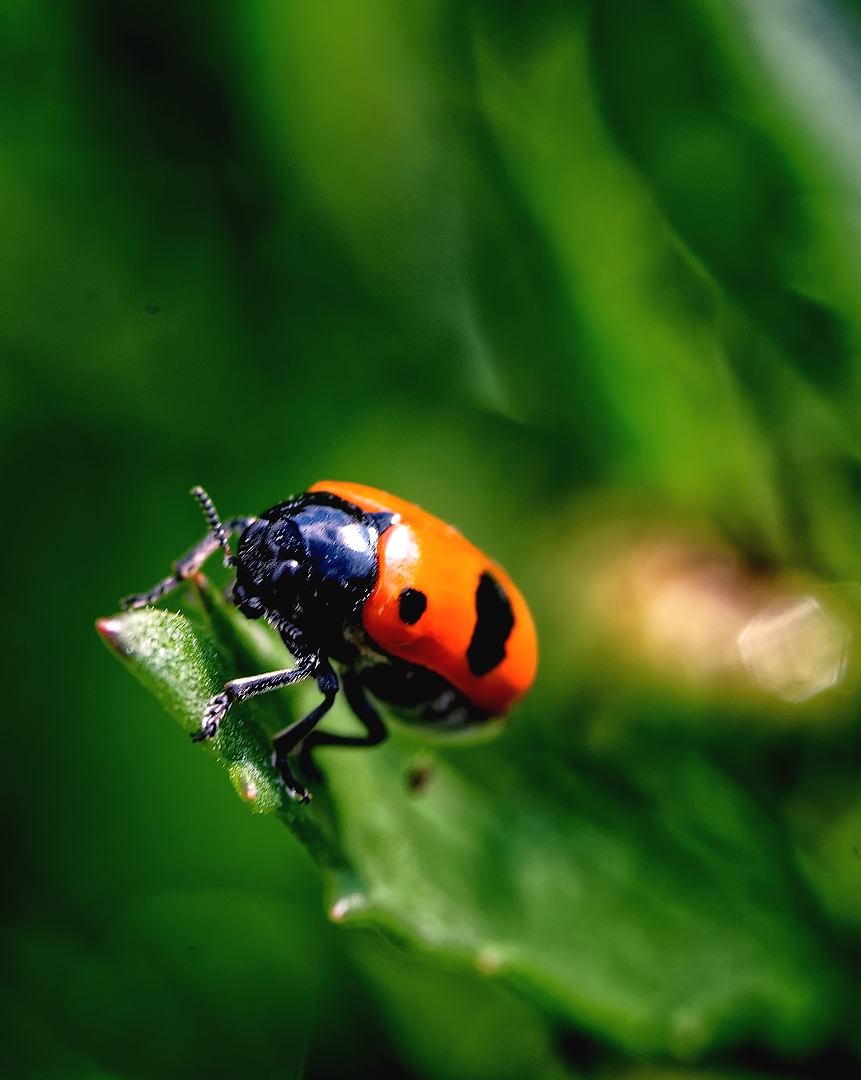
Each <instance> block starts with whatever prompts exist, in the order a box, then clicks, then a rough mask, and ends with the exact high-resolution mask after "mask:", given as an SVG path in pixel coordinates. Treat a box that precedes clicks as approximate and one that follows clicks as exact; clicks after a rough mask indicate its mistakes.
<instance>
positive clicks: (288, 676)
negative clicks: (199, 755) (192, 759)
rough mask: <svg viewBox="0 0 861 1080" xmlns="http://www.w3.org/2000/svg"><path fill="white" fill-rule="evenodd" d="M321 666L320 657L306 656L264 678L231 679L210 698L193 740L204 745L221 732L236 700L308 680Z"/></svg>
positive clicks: (256, 676)
mask: <svg viewBox="0 0 861 1080" xmlns="http://www.w3.org/2000/svg"><path fill="white" fill-rule="evenodd" d="M319 663H320V661H319V658H318V657H316V656H313V657H307V658H304V659H300V660H299V661H298V663H297V666H296V667H294V668H288V669H287V670H285V671H267V672H265V673H264V674H263V675H249V676H247V677H246V678H244V679H231V680H230V682H229V683H225V685H224V689H223V690H222V692H221V693H220V694H216V695H215V697H212V698H210V699H209V703H208V704H207V706H206V708H205V709H204V712H203V717H202V719H201V721H200V731H198V732H196V733H195V734H194V735H192V737H191V738H192V741H193V742H203V740H204V739H211V738H212V737H213V736H214V735H215V733H216V731H218V728H219V725H220V724H221V721H222V720H223V719H224V717H225V716H226V715H227V710H228V709H229V708H230V706H231V705H232V704H233V702H234V701H245V700H246V699H247V698H250V697H255V696H256V695H257V694H266V693H268V692H269V691H270V690H277V689H278V688H279V687H281V686H289V685H290V684H291V683H296V682H300V681H301V680H302V679H307V678H308V676H309V675H312V674H313V673H314V672H315V671H316V670H317V668H318V666H319ZM336 690H337V686H336ZM288 730H289V728H288Z"/></svg>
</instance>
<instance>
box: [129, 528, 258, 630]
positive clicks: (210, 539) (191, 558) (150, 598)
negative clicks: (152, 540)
mask: <svg viewBox="0 0 861 1080" xmlns="http://www.w3.org/2000/svg"><path fill="white" fill-rule="evenodd" d="M254 520H255V519H254V518H249V517H244V518H231V519H230V521H225V523H224V525H223V526H222V531H223V533H224V535H225V536H230V535H232V534H234V533H243V532H245V530H246V529H247V528H248V526H249V525H250V524H251V522H252V521H254ZM220 547H222V540H221V537H220V536H219V535H216V534H215V533H212V532H211V533H209V534H208V535H207V536H205V537H204V538H203V540H201V541H200V543H199V544H195V545H194V547H193V548H192V549H191V551H188V552H186V553H185V555H183V556H182V558H181V559H177V560H176V562H175V563H174V564H173V569H174V572H173V573H172V574H171V575H170V577H166V578H164V579H163V580H162V581H160V582H159V583H158V585H155V586H154V587H153V588H152V589H150V590H149V592H145V593H138V594H137V595H135V596H127V597H126V598H125V600H121V601H120V608H121V609H122V610H123V611H130V610H131V611H133V610H135V609H136V608H142V607H147V606H149V605H150V604H156V603H158V601H159V600H162V599H163V598H164V597H165V596H167V595H168V593H171V592H173V590H174V589H176V588H177V587H178V586H179V585H181V584H182V583H183V581H185V580H186V579H187V578H190V577H194V575H195V574H196V573H197V572H198V570H199V569H200V568H201V566H203V564H204V563H205V562H206V560H207V559H208V558H209V557H210V555H213V554H215V552H216V551H218V549H219V548H220Z"/></svg>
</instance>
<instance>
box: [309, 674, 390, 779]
mask: <svg viewBox="0 0 861 1080" xmlns="http://www.w3.org/2000/svg"><path fill="white" fill-rule="evenodd" d="M341 683H342V685H343V687H344V696H345V697H346V699H347V702H348V704H349V706H350V708H351V709H352V710H353V712H354V713H355V714H356V716H357V717H358V719H359V720H361V721H362V723H363V724H364V725H365V727H366V728H367V732H368V733H367V735H333V734H331V733H330V732H328V731H315V732H313V734H311V735H309V736H308V738H307V739H306V740H305V744H304V746H303V747H302V754H301V757H300V758H299V764H300V766H301V768H302V772H303V773H305V775H306V776H310V777H311V778H314V779H316V778H319V775H320V773H319V771H318V769H317V767H316V766H315V765H314V763H313V761H312V760H311V751H312V750H314V749H315V748H316V747H318V746H378V745H379V744H380V743H381V742H383V740H384V739H385V738H386V737H387V736H388V734H389V733H388V731H387V730H386V725H385V724H384V723H383V721H382V720H381V719H380V715H379V713H378V712H377V710H376V709H375V708H374V707H373V705H371V703H370V702H369V701H368V699H367V697H366V696H365V691H364V689H363V688H362V684H361V683H360V682H359V680H358V678H357V676H356V674H355V672H353V671H350V670H347V671H345V672H344V674H343V676H342V677H341Z"/></svg>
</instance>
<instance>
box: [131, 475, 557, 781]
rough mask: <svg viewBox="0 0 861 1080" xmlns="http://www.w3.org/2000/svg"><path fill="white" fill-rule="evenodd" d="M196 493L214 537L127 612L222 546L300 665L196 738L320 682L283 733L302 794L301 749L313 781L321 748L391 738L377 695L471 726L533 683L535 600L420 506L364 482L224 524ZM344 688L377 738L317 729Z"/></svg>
mask: <svg viewBox="0 0 861 1080" xmlns="http://www.w3.org/2000/svg"><path fill="white" fill-rule="evenodd" d="M192 494H193V495H194V496H195V497H196V498H197V500H198V501H199V503H200V505H201V507H202V509H203V512H204V514H205V516H206V519H207V521H208V523H209V527H210V531H209V533H208V535H207V536H206V538H205V539H204V540H202V541H201V542H200V543H199V544H197V545H196V546H195V547H193V548H192V549H191V551H189V552H188V554H187V555H184V556H183V557H182V558H181V559H179V560H178V561H177V562H176V563H175V564H174V573H173V574H172V575H171V576H170V577H167V578H165V579H164V580H163V581H161V582H159V584H158V585H156V586H155V588H153V589H151V590H150V591H149V592H147V593H142V594H140V595H137V596H130V597H128V598H127V599H126V600H124V601H123V602H122V607H123V610H128V609H133V608H141V607H144V606H146V605H147V604H153V603H155V602H156V601H158V600H160V599H162V597H164V596H166V595H167V594H168V593H170V592H171V591H172V590H173V589H175V588H176V587H177V586H178V585H180V584H181V583H182V582H183V581H184V580H186V579H187V578H189V577H192V576H193V575H194V574H196V573H197V572H198V571H199V570H200V568H201V566H202V565H203V563H204V562H205V561H206V559H208V558H209V556H210V555H212V554H214V553H215V552H216V551H217V550H218V549H219V548H221V549H223V551H224V554H225V559H224V561H225V565H227V566H233V567H235V568H236V579H235V582H234V583H233V585H232V588H231V590H230V593H229V596H230V599H231V600H232V602H233V603H234V604H235V605H236V606H237V607H238V608H239V610H240V611H241V612H242V614H243V615H245V616H247V617H248V618H249V619H266V621H267V622H269V623H270V624H271V625H272V626H273V627H274V629H275V630H276V631H277V632H278V633H279V634H280V636H281V638H282V640H283V641H284V644H285V645H286V646H287V648H288V649H289V651H290V652H291V654H292V655H293V657H294V658H295V661H296V664H295V667H292V668H288V669H286V670H284V671H271V672H267V673H265V674H261V675H253V676H251V677H249V678H240V679H231V680H230V682H228V683H227V684H226V685H225V687H224V689H223V690H222V692H221V693H220V694H216V695H215V697H213V698H212V699H211V700H210V701H209V703H208V704H207V706H206V709H205V711H204V714H203V717H202V719H201V726H200V731H199V732H197V733H196V734H195V735H193V736H192V738H193V739H194V740H195V741H196V742H200V741H203V740H204V739H211V738H213V736H214V735H215V733H216V732H217V731H218V727H219V725H220V724H221V722H222V720H223V719H224V717H225V715H226V713H227V710H228V709H229V708H230V706H231V705H232V704H233V702H235V701H244V700H245V699H246V698H249V697H253V696H254V695H255V694H263V693H266V692H267V691H269V690H275V689H277V688H278V687H281V686H287V685H289V684H292V683H296V682H299V681H300V680H302V679H308V678H313V679H315V680H316V682H317V686H318V687H319V689H320V692H321V693H322V694H323V701H322V702H321V703H320V704H319V705H318V706H317V708H315V709H314V710H313V711H312V712H310V713H309V714H308V715H307V716H306V717H304V718H303V719H301V720H298V721H297V722H296V723H294V724H292V725H291V726H290V727H288V728H287V729H286V730H285V731H283V732H281V733H280V734H279V735H277V736H276V737H275V739H274V748H275V753H274V762H275V764H276V766H277V767H278V769H279V771H280V773H281V775H282V777H283V779H284V783H285V786H286V788H287V791H288V793H289V794H290V796H291V797H292V798H294V799H297V800H299V801H301V802H307V800H308V799H309V798H310V795H309V793H308V792H307V791H306V790H305V788H303V787H302V786H301V785H300V784H299V782H298V781H297V780H296V778H295V776H294V775H293V772H292V770H291V768H290V764H289V761H288V757H289V755H290V754H292V753H294V752H295V751H297V750H298V749H300V748H301V751H302V759H301V760H302V765H303V767H304V768H305V769H306V771H309V774H311V775H313V771H312V768H311V769H309V764H310V758H309V756H308V755H309V753H310V751H311V750H312V749H313V748H314V747H316V746H376V745H377V744H378V743H380V742H382V741H383V740H384V739H385V738H386V734H387V732H386V728H385V725H384V724H383V721H382V720H381V718H380V716H379V714H378V712H377V710H376V707H375V705H374V704H373V703H374V702H375V701H378V702H382V703H384V704H385V705H386V706H387V707H389V708H390V709H391V711H392V712H393V713H394V714H395V715H396V716H398V717H399V718H400V719H402V720H404V721H406V722H407V723H412V724H420V725H424V726H427V727H429V728H432V729H433V730H435V731H440V732H459V731H463V730H465V729H468V728H470V727H474V726H477V725H480V724H483V723H485V722H486V721H488V720H490V719H491V718H493V717H497V716H503V715H505V714H506V713H507V712H508V711H509V709H510V708H511V707H512V705H514V703H515V702H516V701H518V699H519V698H521V697H522V696H523V695H524V694H525V693H526V692H527V690H528V689H529V687H530V686H531V685H532V681H533V679H534V677H535V668H536V664H537V643H536V637H535V627H534V625H533V622H532V617H531V615H530V613H529V608H528V607H527V606H526V601H525V600H524V599H523V597H522V596H521V594H520V592H519V591H518V590H517V588H516V587H515V585H514V584H513V582H512V581H511V579H510V578H509V577H508V575H507V574H506V573H505V571H504V570H503V569H502V568H501V567H500V566H498V565H497V564H496V563H495V562H493V561H492V560H491V559H489V558H488V557H487V556H486V555H483V554H482V552H480V551H479V550H478V548H476V547H474V546H473V545H472V544H470V543H469V541H468V540H466V539H464V537H463V536H462V535H461V534H460V533H459V532H458V531H457V530H456V529H454V528H453V527H452V526H451V525H446V524H444V523H443V522H442V521H440V520H439V519H438V518H436V517H433V515H431V514H428V513H427V512H426V511H424V510H422V509H420V508H419V507H418V506H415V505H413V504H412V503H409V502H406V501H404V500H403V499H399V498H396V497H395V496H394V495H389V494H387V493H386V492H385V491H379V490H377V489H376V488H372V487H367V486H365V485H364V484H349V483H341V482H332V481H328V480H325V481H321V482H320V483H317V484H314V485H313V486H312V487H311V488H309V489H308V490H307V491H306V492H304V493H303V494H301V495H297V496H295V497H294V498H292V499H288V500H287V502H282V503H278V505H277V506H273V507H272V508H271V509H270V510H266V511H264V513H262V514H261V515H260V517H247V518H244V517H242V518H232V519H231V520H229V521H226V522H224V523H222V522H221V521H220V520H219V517H218V514H217V512H216V510H215V507H214V506H213V503H212V500H211V499H210V498H209V496H208V495H207V494H206V492H205V491H204V490H203V489H202V488H194V489H193V490H192ZM233 534H239V543H238V547H237V552H236V554H235V555H234V554H233V553H232V551H231V549H230V546H229V543H228V538H229V537H230V536H231V535H233ZM333 664H334V666H333ZM340 688H342V689H343V691H344V695H345V696H346V699H347V701H348V703H349V705H350V707H351V708H352V710H353V712H354V713H355V714H356V716H357V717H358V719H359V720H360V721H361V722H362V724H363V725H364V727H365V728H366V732H367V733H366V734H365V735H361V736H351V735H334V734H331V733H329V732H323V731H315V730H314V729H315V728H316V726H317V724H318V723H319V722H320V720H321V719H322V718H323V717H324V716H325V715H326V713H327V712H328V711H329V709H331V707H332V704H333V703H334V701H335V697H336V695H337V693H338V690H339V689H340Z"/></svg>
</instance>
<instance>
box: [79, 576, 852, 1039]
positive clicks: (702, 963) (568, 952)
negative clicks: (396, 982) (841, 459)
mask: <svg viewBox="0 0 861 1080" xmlns="http://www.w3.org/2000/svg"><path fill="white" fill-rule="evenodd" d="M201 598H202V600H203V602H204V610H205V611H208V612H209V613H210V618H211V619H212V620H213V621H214V622H215V623H217V625H218V628H219V635H220V636H219V643H220V645H221V646H222V647H223V648H224V649H225V650H226V652H227V653H233V654H235V655H239V654H240V653H243V652H245V653H247V655H249V656H250V655H251V654H252V653H253V642H251V641H250V639H246V640H245V641H244V642H243V641H242V640H241V639H240V636H239V635H240V632H242V633H243V634H247V629H246V627H245V625H244V623H243V622H242V621H239V620H240V618H241V617H240V616H238V615H237V614H236V613H234V612H232V611H230V610H229V609H228V608H226V606H225V605H224V603H223V601H220V600H219V598H218V597H217V596H216V594H214V593H213V592H212V591H211V590H210V589H209V588H208V587H207V586H206V585H205V584H203V585H202V586H201ZM99 628H100V631H101V633H102V634H103V636H104V637H105V638H106V639H107V640H108V641H109V644H111V646H112V647H113V648H114V650H115V651H116V652H117V653H118V654H119V655H120V657H121V658H122V659H123V660H124V661H125V662H127V663H128V664H129V665H130V666H131V668H132V670H133V671H134V672H135V674H137V675H138V677H139V678H141V679H142V681H144V682H145V683H146V684H147V685H149V686H150V687H151V688H152V689H154V690H155V692H156V693H157V694H158V696H159V697H160V698H161V700H162V701H163V702H164V703H165V704H166V705H167V707H168V708H169V709H171V711H173V712H174V714H175V715H176V716H178V718H179V719H180V721H181V723H182V724H183V726H184V727H185V728H186V729H187V730H191V729H193V728H195V727H196V725H197V723H198V718H199V716H200V714H201V712H202V709H203V705H204V703H205V701H206V699H207V697H208V696H209V694H210V693H212V692H214V691H215V690H217V689H218V688H219V686H220V679H221V678H222V674H221V672H222V668H221V667H220V663H221V662H220V660H219V656H218V651H217V649H216V647H215V645H214V644H213V641H212V639H211V638H210V636H209V635H208V633H207V631H205V630H203V629H202V628H200V627H197V626H195V625H194V624H193V623H192V622H190V621H189V620H188V619H186V618H185V617H184V616H183V615H173V614H170V613H167V612H162V611H154V610H147V611H143V612H132V613H129V614H126V615H121V616H116V617H114V618H112V619H107V620H102V621H101V623H100V627H99ZM266 666H267V663H266V661H264V660H263V659H262V658H261V660H260V667H261V669H262V668H264V667H266ZM279 696H280V695H273V694H270V695H267V696H266V697H265V698H261V699H258V709H259V713H258V714H257V715H255V714H254V713H253V712H252V711H250V710H248V709H243V708H238V707H237V708H234V709H232V710H231V712H230V714H229V715H228V720H227V722H226V723H225V725H224V726H223V728H222V731H221V732H219V735H218V737H217V738H216V740H215V742H214V747H213V750H214V752H215V753H216V754H217V756H218V757H219V758H220V760H221V761H222V763H223V764H224V765H225V767H226V768H227V769H228V771H229V772H230V775H231V779H232V780H233V782H234V786H236V787H237V789H238V790H239V792H240V794H241V795H243V796H244V797H245V799H246V801H248V802H249V803H250V804H251V806H252V808H254V809H255V810H258V811H263V812H270V813H272V812H274V813H276V814H278V816H279V817H281V819H282V820H283V821H284V822H285V824H287V825H288V826H289V827H290V828H292V829H294V831H296V832H297V833H298V834H299V835H300V837H301V838H302V840H303V842H304V843H306V844H307V845H308V847H309V849H310V850H311V852H312V854H313V855H314V857H315V858H316V859H317V861H318V862H319V863H320V864H321V865H322V866H323V867H324V868H325V870H326V872H327V874H328V877H329V882H330V890H331V896H332V902H331V907H330V915H331V917H332V918H333V919H334V920H335V921H336V922H343V923H355V924H358V925H365V926H370V927H374V928H377V929H381V930H383V931H385V932H386V933H387V934H388V935H389V936H392V937H394V938H396V939H398V940H400V941H401V942H402V943H404V944H405V945H408V946H409V947H411V948H412V949H413V950H418V951H419V952H422V953H425V954H432V955H433V956H434V957H435V958H436V960H437V961H441V962H443V963H447V964H454V965H455V966H456V967H457V966H460V967H462V968H465V969H466V968H468V969H471V970H472V971H474V972H478V973H479V974H480V975H481V976H483V977H485V978H489V979H498V980H500V981H501V982H503V983H505V984H507V985H509V986H512V987H515V988H517V989H519V990H521V991H522V992H524V993H525V994H527V995H528V996H529V997H531V998H532V999H533V1000H534V1001H536V1002H538V1003H540V1005H541V1006H542V1007H543V1008H544V1009H545V1010H547V1011H548V1012H549V1013H550V1014H551V1015H554V1016H558V1017H560V1018H562V1019H564V1020H565V1021H567V1022H568V1023H571V1024H574V1025H576V1026H577V1027H579V1028H585V1029H587V1030H588V1031H590V1032H592V1033H593V1034H594V1035H596V1036H597V1037H598V1038H599V1039H601V1040H603V1041H609V1042H611V1043H613V1044H615V1045H616V1046H618V1047H621V1048H623V1049H625V1050H628V1051H632V1052H636V1053H639V1054H655V1053H663V1054H667V1053H669V1054H673V1055H676V1056H678V1057H681V1058H684V1059H687V1058H692V1057H695V1056H698V1055H699V1054H702V1053H703V1052H705V1051H706V1050H707V1049H709V1048H710V1047H712V1046H714V1045H717V1044H721V1043H726V1042H728V1041H732V1040H738V1039H747V1038H753V1039H759V1040H764V1041H766V1042H768V1043H770V1044H772V1045H773V1046H775V1047H777V1048H779V1049H781V1050H784V1051H796V1050H798V1049H800V1048H804V1047H807V1046H810V1045H811V1044H813V1043H815V1042H816V1041H817V1040H818V1039H820V1038H821V1037H822V1036H823V1035H824V1034H825V1033H826V1032H827V1030H828V1029H829V1027H830V1026H831V1024H832V1023H833V1018H834V1015H835V1013H836V1001H837V993H838V988H837V985H836V983H835V979H834V976H833V973H832V970H831V968H830V966H829V963H828V961H827V959H826V958H825V956H824V955H823V951H822V949H821V947H820V945H819V943H818V941H817V939H816V937H815V934H814V933H813V931H812V929H811V928H810V927H809V926H808V925H807V923H806V917H805V915H804V914H803V911H802V909H801V908H800V906H799V903H798V901H797V899H796V896H795V888H796V886H795V883H794V878H793V875H792V872H791V870H790V869H789V868H788V867H787V866H786V865H785V864H784V862H783V859H782V855H781V850H780V846H779V844H778V842H777V840H776V838H775V836H774V834H773V832H772V831H771V829H770V827H769V826H768V824H767V823H766V822H765V821H764V820H763V819H762V817H761V815H760V814H759V813H758V812H757V811H756V809H755V807H754V806H753V805H752V804H751V803H750V801H749V800H748V798H747V797H746V795H745V794H744V793H743V792H742V791H741V790H740V789H739V788H738V787H736V786H735V785H734V784H732V783H731V782H730V781H729V780H728V778H727V777H726V776H725V775H724V774H723V773H721V772H720V771H719V770H718V769H716V768H715V767H714V766H712V765H710V764H709V763H708V762H707V761H706V760H705V759H704V758H703V757H702V756H701V755H700V754H698V753H697V752H696V751H694V750H692V749H688V748H685V747H684V746H680V747H679V748H678V749H676V750H674V749H673V748H672V744H671V745H670V746H669V747H657V748H656V749H655V750H654V751H653V752H651V753H639V752H638V753H637V754H636V755H634V756H633V757H632V759H631V760H630V761H627V762H625V763H624V767H623V768H621V769H620V770H619V775H616V776H612V775H610V774H608V773H607V769H606V767H605V769H604V772H605V775H604V776H602V777H599V776H597V775H593V774H592V773H594V772H595V770H594V768H593V769H592V770H591V771H590V769H589V767H588V766H587V765H584V764H582V763H580V764H578V763H577V762H570V761H563V760H559V759H558V757H554V756H553V755H549V754H547V753H546V752H544V753H540V752H532V753H523V752H521V753H520V754H519V755H517V756H515V755H514V754H513V753H512V750H511V745H512V744H511V739H509V738H503V739H501V740H499V741H498V742H497V743H496V744H495V745H486V746H482V747H477V748H473V749H460V750H455V751H448V752H446V751H444V750H441V749H439V748H434V746H433V745H430V744H427V742H426V741H421V740H420V739H418V738H416V736H415V735H414V734H413V733H412V732H410V731H407V730H404V729H402V728H400V727H398V725H396V724H393V725H392V733H391V738H390V739H389V741H388V742H387V743H386V744H384V745H383V746H382V747H380V748H377V749H375V750H372V751H361V752H357V751H355V750H352V749H346V750H345V749H338V748H328V749H321V750H319V751H318V752H317V760H318V763H319V765H320V766H321V768H322V769H323V771H324V773H325V776H326V783H325V784H323V783H317V784H316V785H315V786H313V790H314V799H313V801H312V803H311V804H310V806H309V807H302V806H298V805H296V804H293V803H291V802H290V801H289V800H288V799H287V798H286V796H285V795H284V793H283V789H282V788H281V786H280V784H279V781H278V778H277V776H276V774H275V772H274V770H273V768H272V765H271V750H270V746H269V742H268V736H267V729H269V728H270V725H271V723H273V722H274V723H275V725H276V726H277V722H278V721H277V715H278V714H277V708H276V700H275V699H277V697H279ZM308 696H309V699H310V697H311V692H310V691H309V695H308ZM267 710H270V717H269V722H266V717H265V713H266V711H267ZM273 714H274V717H273ZM333 722H334V723H335V724H336V725H348V724H350V723H352V722H353V721H352V720H351V718H350V715H349V713H348V711H347V709H346V706H345V705H343V704H342V703H339V704H338V706H336V710H334V721H333ZM327 726H328V724H327ZM626 773H627V775H628V776H629V777H630V778H632V779H630V780H629V781H627V783H626V784H623V783H622V781H621V779H620V777H621V776H623V775H625V774H626ZM251 784H253V785H254V786H255V789H256V790H255V795H254V797H253V798H252V797H251V796H250V795H249V787H250V785H251ZM330 799H331V805H330V803H329V800H330ZM333 822H335V823H336V824H335V825H333ZM336 836H337V839H336Z"/></svg>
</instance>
